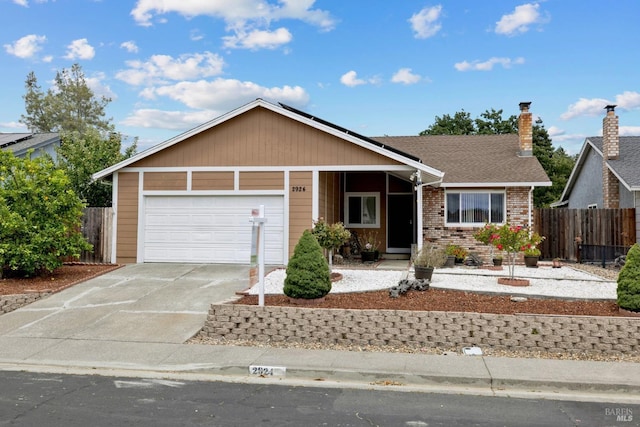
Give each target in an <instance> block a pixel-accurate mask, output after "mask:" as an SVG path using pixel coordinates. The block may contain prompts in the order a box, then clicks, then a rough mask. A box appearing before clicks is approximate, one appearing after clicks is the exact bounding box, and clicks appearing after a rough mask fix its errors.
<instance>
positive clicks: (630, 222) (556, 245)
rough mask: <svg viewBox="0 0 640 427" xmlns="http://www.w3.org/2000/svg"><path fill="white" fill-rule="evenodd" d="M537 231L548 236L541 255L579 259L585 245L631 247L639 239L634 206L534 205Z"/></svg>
mask: <svg viewBox="0 0 640 427" xmlns="http://www.w3.org/2000/svg"><path fill="white" fill-rule="evenodd" d="M533 221H534V231H536V232H537V233H539V234H540V235H541V236H545V237H546V239H545V240H544V241H543V242H542V245H541V247H540V250H541V252H542V255H541V258H543V259H553V258H560V259H565V260H572V261H578V256H577V249H578V242H577V240H576V239H580V241H581V242H582V244H583V245H588V246H600V247H613V248H615V247H619V248H622V247H628V246H632V245H633V244H634V243H635V241H636V225H635V209H534V211H533Z"/></svg>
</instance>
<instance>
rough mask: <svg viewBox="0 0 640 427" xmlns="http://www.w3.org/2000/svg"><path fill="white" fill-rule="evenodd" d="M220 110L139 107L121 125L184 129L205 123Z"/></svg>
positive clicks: (217, 114) (219, 113) (216, 115)
mask: <svg viewBox="0 0 640 427" xmlns="http://www.w3.org/2000/svg"><path fill="white" fill-rule="evenodd" d="M221 114H222V112H217V111H210V110H201V111H163V110H156V109H144V108H143V109H139V110H136V111H134V113H133V114H132V115H130V116H129V117H127V118H125V119H124V120H123V121H122V124H123V125H126V126H133V127H143V128H155V129H172V130H185V129H189V128H192V127H194V126H197V125H199V124H202V123H206V122H208V121H209V120H211V119H213V118H215V117H218V116H219V115H221Z"/></svg>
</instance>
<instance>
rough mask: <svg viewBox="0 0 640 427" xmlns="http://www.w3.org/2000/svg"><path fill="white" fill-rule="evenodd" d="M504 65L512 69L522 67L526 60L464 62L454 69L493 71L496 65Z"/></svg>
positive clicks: (499, 59)
mask: <svg viewBox="0 0 640 427" xmlns="http://www.w3.org/2000/svg"><path fill="white" fill-rule="evenodd" d="M497 64H498V65H502V67H503V68H511V66H513V65H521V64H524V58H522V57H520V58H516V59H511V58H498V57H493V58H490V59H489V60H487V61H484V62H480V61H473V62H468V61H462V62H458V63H456V64H454V67H455V69H456V70H458V71H491V70H492V69H493V66H494V65H497Z"/></svg>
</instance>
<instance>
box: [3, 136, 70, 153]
mask: <svg viewBox="0 0 640 427" xmlns="http://www.w3.org/2000/svg"><path fill="white" fill-rule="evenodd" d="M52 144H53V145H59V144H60V134H58V133H56V132H51V133H0V149H2V150H6V151H12V152H13V154H14V155H16V156H23V155H24V154H25V153H26V152H27V150H31V149H33V150H38V149H39V148H44V147H46V146H48V145H52Z"/></svg>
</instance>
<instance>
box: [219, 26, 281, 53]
mask: <svg viewBox="0 0 640 427" xmlns="http://www.w3.org/2000/svg"><path fill="white" fill-rule="evenodd" d="M222 39H223V40H224V47H227V48H242V49H251V50H257V49H261V48H266V49H276V48H277V47H279V46H281V45H284V44H287V43H289V42H290V41H291V40H292V39H293V36H292V35H291V33H290V32H289V30H287V29H286V28H278V29H277V30H275V31H263V30H253V31H250V32H248V33H247V32H244V31H238V32H236V35H235V36H227V37H223V38H222Z"/></svg>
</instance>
